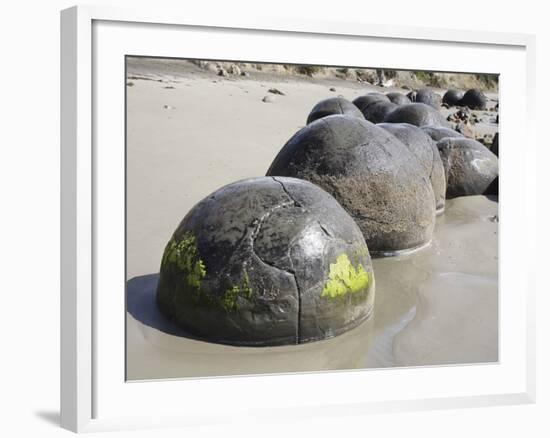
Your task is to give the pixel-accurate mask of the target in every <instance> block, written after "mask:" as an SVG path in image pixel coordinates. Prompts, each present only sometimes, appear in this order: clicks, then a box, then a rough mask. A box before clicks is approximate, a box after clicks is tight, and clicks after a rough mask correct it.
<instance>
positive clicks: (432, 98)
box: [415, 88, 441, 110]
mask: <svg viewBox="0 0 550 438" xmlns="http://www.w3.org/2000/svg"><path fill="white" fill-rule="evenodd" d="M415 102H418V103H425V104H426V105H429V106H431V107H432V108H435V109H436V110H439V107H441V96H440V95H439V94H437V93H435V92H433V91H432V90H430V89H428V88H422V89H420V90H418V91H417V92H416V99H415Z"/></svg>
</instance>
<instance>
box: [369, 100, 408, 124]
mask: <svg viewBox="0 0 550 438" xmlns="http://www.w3.org/2000/svg"><path fill="white" fill-rule="evenodd" d="M398 106H399V105H397V104H395V103H393V102H385V101H383V100H382V101H379V102H373V103H371V104H370V105H369V106H367V107H365V108H364V109H362V110H361V112H362V113H363V116H365V119H366V120H368V121H369V122H372V123H380V122H382V120H384V119H385V118H386V116H387V115H388V114H389V113H391V112H392V111H393V110H394V109H395V108H397V107H398Z"/></svg>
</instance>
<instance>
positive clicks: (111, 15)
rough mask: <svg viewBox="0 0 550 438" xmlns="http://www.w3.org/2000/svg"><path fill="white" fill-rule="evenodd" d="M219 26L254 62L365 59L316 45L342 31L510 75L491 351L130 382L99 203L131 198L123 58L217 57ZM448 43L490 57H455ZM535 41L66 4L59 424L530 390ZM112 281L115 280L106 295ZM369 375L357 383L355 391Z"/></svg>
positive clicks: (464, 400)
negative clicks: (258, 44) (519, 147)
mask: <svg viewBox="0 0 550 438" xmlns="http://www.w3.org/2000/svg"><path fill="white" fill-rule="evenodd" d="M224 33H225V34H224ZM129 36H131V38H130V37H129ZM191 36H193V38H195V37H196V39H194V40H193V50H191V49H186V50H185V51H181V52H178V53H174V50H176V51H177V50H179V49H176V48H175V47H176V44H173V45H170V44H166V42H167V41H169V40H172V41H173V39H174V38H176V39H178V38H183V39H185V38H190V37H191ZM220 37H224V38H233V39H234V41H241V42H242V41H248V42H249V44H248V45H247V47H246V48H244V49H243V50H248V52H247V54H246V56H248V58H246V59H257V60H258V61H268V62H277V61H282V60H284V61H287V62H296V61H298V62H307V63H312V64H313V63H317V64H323V63H327V62H326V61H327V60H328V59H329V58H330V57H333V58H336V57H338V59H333V62H330V64H338V65H364V61H361V60H359V59H358V60H357V62H354V63H349V64H346V62H349V61H350V60H351V59H352V56H353V55H352V54H346V53H344V52H345V51H336V50H335V51H334V53H328V54H326V53H324V52H326V50H325V51H323V50H315V49H316V48H319V47H320V45H322V44H325V47H327V46H326V44H329V45H330V44H332V43H334V48H337V47H338V46H339V45H341V44H343V41H345V42H346V47H348V46H350V47H351V46H353V45H357V46H358V47H359V45H361V44H371V45H372V47H373V48H374V50H373V51H372V54H371V55H372V56H373V58H371V59H373V60H372V61H371V63H370V65H374V66H378V67H394V68H403V69H407V68H411V69H413V68H414V69H427V70H429V69H431V70H444V71H483V72H488V73H498V74H500V75H501V79H502V80H501V82H500V94H501V96H500V99H501V102H502V104H501V107H500V111H501V113H500V117H501V128H502V134H501V140H500V142H501V146H500V149H501V151H502V152H501V155H500V169H501V170H500V175H501V176H500V191H501V197H500V202H501V205H500V215H501V218H502V219H501V224H500V233H501V235H500V245H499V250H500V276H499V284H500V290H499V293H500V303H499V304H500V308H499V315H500V331H499V333H500V349H499V351H500V360H499V363H498V364H486V365H475V366H474V365H470V366H451V367H433V368H430V367H425V368H414V369H388V370H361V371H353V372H336V373H332V372H331V373H309V374H287V375H275V376H249V377H246V378H243V377H224V378H219V379H195V380H185V381H168V382H167V381H164V382H162V381H160V382H159V381H155V382H138V383H127V382H125V381H124V378H123V375H124V370H123V369H121V363H122V364H123V362H124V351H123V349H122V350H121V345H123V336H122V335H121V333H120V330H121V327H123V326H124V322H123V319H124V314H123V313H120V309H121V308H120V305H121V304H122V305H123V303H124V283H123V281H124V273H123V272H120V273H117V271H115V270H114V269H115V268H117V267H120V266H121V265H120V263H121V262H122V263H123V261H124V260H123V259H122V260H121V259H120V257H119V255H120V248H119V246H120V242H121V240H120V239H121V238H122V239H123V237H121V228H120V225H121V224H120V221H114V222H117V223H116V224H115V225H112V224H111V223H110V222H109V220H108V219H106V217H105V213H104V212H106V211H109V209H111V208H112V209H113V211H114V210H115V209H116V210H117V212H118V213H120V211H119V209H120V208H121V207H122V206H120V205H119V203H120V200H121V198H120V195H121V191H120V189H121V187H120V178H119V176H120V174H123V170H124V169H123V167H122V168H121V167H120V166H121V165H123V162H122V161H120V157H121V156H120V153H119V152H120V147H122V148H123V147H124V144H123V139H122V143H121V133H122V135H123V126H122V125H121V121H122V120H123V115H124V107H123V105H122V107H121V106H120V103H121V100H120V98H121V96H123V95H124V90H123V84H124V82H123V81H122V76H121V77H118V76H116V75H118V74H119V73H120V67H121V65H123V60H122V59H121V58H120V56H121V54H149V55H155V56H168V55H170V53H171V54H172V55H178V56H180V57H204V58H208V57H209V56H215V53H212V52H208V54H207V53H206V52H207V45H208V44H206V43H205V44H204V47H201V44H202V43H201V42H200V41H201V38H220ZM254 39H264V40H263V41H264V42H266V41H269V42H270V43H273V42H274V41H275V40H277V41H279V40H280V44H277V47H275V46H267V47H273V49H270V50H268V51H267V53H266V50H265V49H264V50H263V52H262V53H263V55H259V54H258V53H260V52H257V51H256V50H255V44H254ZM283 39H284V40H285V41H282V40H283ZM106 41H108V42H109V44H105V42H106ZM296 44H298V46H299V44H304V46H303V47H309V48H311V53H308V55H307V56H309V57H310V58H309V59H303V56H304V55H303V53H302V54H301V53H300V52H299V49H295V50H294V52H293V51H292V48H291V45H296ZM377 44H378V45H381V46H384V47H386V48H387V47H390V46H391V47H395V48H396V49H395V50H400V53H402V55H403V56H401V57H400V60H399V63H397V61H396V60H395V59H391V57H389V56H387V55H384V51H383V50H381V49H380V48H378V49H376V45H377ZM130 45H131V46H132V47H130ZM285 45H286V46H287V47H288V50H287V51H286V53H285V54H284V55H282V54H281V52H278V51H277V50H281V47H283V46H285ZM218 46H219V45H218ZM180 47H181V46H180ZM263 47H264V48H265V47H266V46H265V45H264V46H263ZM404 47H408V48H414V49H415V50H419V51H420V52H419V53H424V54H426V55H429V54H430V53H432V54H433V58H434V59H433V60H431V61H430V59H431V58H430V57H429V56H427V57H426V56H422V57H420V59H416V60H415V59H414V57H411V56H409V57H408V56H407V53H405V51H404ZM161 48H162V49H161ZM171 50H172V52H170V51H171ZM216 50H218V52H216V53H222V52H223V51H224V50H226V52H227V51H228V50H230V43H229V40H228V43H227V46H226V47H224V46H223V45H221V46H219V47H218V48H217V49H216ZM136 51H137V52H140V53H136ZM201 53H202V55H201ZM453 53H462V54H463V55H464V54H466V55H467V54H468V53H472V54H473V55H476V54H479V55H483V56H462V57H460V56H455V57H454V58H453V55H452V54H453ZM534 53H535V39H534V36H532V35H524V34H505V33H490V32H483V31H468V32H464V31H455V30H450V29H428V28H416V27H396V26H387V25H377V26H374V25H370V24H369V25H364V24H361V23H338V22H309V21H306V20H294V19H288V20H278V19H270V18H263V19H257V18H255V19H250V18H247V17H243V19H242V20H239V21H236V20H231V22H226V21H225V20H224V19H223V18H219V17H215V16H208V17H205V16H193V15H192V14H189V13H188V11H185V13H182V12H178V11H163V10H157V9H150V10H140V11H136V10H127V9H117V8H109V7H103V6H101V7H91V6H85V7H82V6H78V7H73V8H70V9H67V10H64V11H62V13H61V55H62V56H61V119H62V127H61V151H62V153H61V266H62V268H61V426H62V427H64V428H66V429H69V430H72V431H75V432H83V431H100V430H112V429H120V428H147V427H161V426H178V425H182V426H183V425H188V424H202V423H205V424H206V423H212V422H217V423H219V422H225V421H235V419H239V418H243V419H244V418H247V417H250V416H254V417H255V418H264V417H265V418H269V417H273V416H280V415H292V416H293V417H302V416H303V417H311V416H312V415H323V416H327V415H342V414H344V413H346V414H348V415H349V414H350V413H352V414H364V413H369V412H380V411H385V412H388V411H402V410H414V409H440V408H451V407H474V406H486V405H502V404H519V403H531V402H534V398H535V391H534V388H535V370H534V366H535V365H534V364H535V357H534V356H535V347H534V345H535V343H534V332H535V321H534V315H535V309H534V294H535V288H534V284H533V280H530V279H533V278H534V276H533V275H530V273H531V271H532V270H533V269H534V268H532V267H531V266H529V263H528V262H527V261H526V260H525V258H522V259H521V260H517V259H516V260H514V259H513V257H512V256H513V253H517V252H519V253H523V254H529V253H531V252H532V250H533V248H534V244H535V236H536V227H535V216H534V212H533V211H532V210H530V209H529V208H527V207H526V206H528V205H534V204H535V202H534V201H533V200H534V199H535V198H536V185H535V172H534V165H533V162H534V160H533V158H534V157H535V156H536V146H535V141H534V138H533V129H532V126H531V123H532V122H531V120H532V117H531V113H530V112H531V111H532V108H534V71H535V60H534ZM239 56H245V54H244V53H241V54H237V53H236V52H232V53H226V55H225V56H220V57H219V58H218V59H220V58H221V59H239ZM282 56H284V57H286V58H284V59H283V58H281V57H282ZM346 56H348V58H346ZM258 57H260V58H262V59H259V58H258ZM315 61H319V62H315ZM474 66H477V67H476V68H474ZM111 73H113V74H114V75H115V76H116V77H117V80H118V85H116V84H115V83H114V82H113V81H112V80H111V77H112V76H111ZM117 86H119V87H120V89H118V88H116V87H117ZM113 87H114V88H113ZM107 104H108V105H107ZM107 106H108V107H109V108H111V110H109V111H110V112H108V111H107V110H106V107H107ZM121 117H122V119H121ZM512 120H513V121H514V123H513V124H512V123H511V121H512ZM107 141H108V142H109V144H110V145H113V146H112V148H110V149H109V150H110V151H111V152H112V154H118V155H112V154H111V152H108V151H107V150H106V149H104V151H105V152H102V153H101V154H97V147H98V145H102V144H106V142H107ZM514 142H522V144H523V145H524V146H523V147H524V150H525V154H524V155H523V156H521V157H518V156H517V155H516V156H514V157H512V156H510V155H507V153H506V150H507V144H512V143H514ZM530 160H533V161H530ZM100 175H101V176H100ZM105 175H107V176H105ZM109 175H111V176H109ZM117 175H118V176H117ZM107 187H109V190H106V188H107ZM99 207H100V208H99ZM118 213H117V214H118ZM116 217H117V218H118V217H119V216H116ZM518 226H521V227H522V230H523V231H522V233H521V235H518V234H519V233H515V232H514V231H515V230H517V229H518ZM123 234H124V233H123V232H122V236H123ZM117 245H118V246H117ZM109 253H112V254H113V255H112V257H113V260H109V266H112V267H113V271H112V272H111V271H110V270H109V269H104V266H105V263H107V257H111V256H110V255H109ZM116 257H119V258H117V259H115V258H116ZM121 281H122V282H121ZM111 290H114V292H113V293H109V294H107V293H106V292H109V291H111ZM117 291H120V296H118V295H117V293H118V292H117ZM111 300H112V301H111ZM119 319H120V321H119ZM121 342H122V343H121ZM121 376H122V378H121ZM320 384H322V387H323V391H322V392H320V391H319V386H320ZM289 385H293V386H295V387H299V388H300V392H299V393H295V394H293V399H292V400H291V401H290V400H288V399H287V398H286V396H287V395H288V391H285V390H284V388H289V387H290V386H289ZM361 385H363V387H364V389H365V390H364V391H361V390H360V388H361ZM182 391H183V392H182ZM178 393H179V394H181V393H185V394H186V395H187V396H186V398H187V400H181V398H180V402H179V403H174V400H178V399H177V398H175V397H177V394H178ZM266 394H269V400H268V399H267V397H266ZM327 394H328V395H329V399H328V400H327ZM214 395H216V397H213V396H214ZM235 398H236V399H237V401H238V402H237V403H235V402H234V401H235ZM251 400H253V402H251ZM161 401H162V402H161ZM138 402H141V403H138ZM232 402H233V403H232ZM142 404H143V405H144V406H141V405H142ZM144 412H146V413H147V415H144Z"/></svg>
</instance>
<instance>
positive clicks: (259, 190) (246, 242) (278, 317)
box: [157, 117, 374, 346]
mask: <svg viewBox="0 0 550 438" xmlns="http://www.w3.org/2000/svg"><path fill="white" fill-rule="evenodd" d="M343 118H346V117H343ZM373 300H374V275H373V271H372V266H371V261H370V255H369V251H368V249H367V246H366V244H365V240H364V238H363V236H362V234H361V231H360V229H359V228H358V226H357V225H356V224H355V222H354V221H353V219H352V218H351V217H350V216H349V215H348V214H347V213H346V212H345V211H344V209H343V208H342V207H341V206H340V205H339V204H338V202H337V201H336V200H335V199H334V198H333V197H332V196H330V195H329V194H328V193H326V192H325V191H323V190H321V189H320V188H319V187H317V186H315V185H313V184H311V183H309V182H307V181H302V180H298V179H295V178H271V177H260V178H252V179H248V180H243V181H239V182H235V183H233V184H229V185H227V186H225V187H222V188H221V189H219V190H217V191H215V192H213V193H212V194H210V195H209V196H207V197H206V198H204V199H203V200H202V201H200V202H199V203H198V204H197V205H195V207H193V209H192V210H191V211H190V212H189V213H188V214H187V215H186V216H185V217H184V219H183V220H182V222H181V223H180V224H179V226H178V227H177V229H176V231H175V232H174V234H173V236H172V238H171V239H170V240H169V242H168V244H167V246H166V249H165V250H164V255H163V258H162V262H161V267H160V279H159V283H158V288H157V305H158V307H159V309H160V310H161V312H162V313H164V314H165V315H166V316H167V317H169V318H171V319H173V320H174V322H175V323H177V324H178V325H179V326H180V327H182V328H183V329H184V330H186V331H187V332H188V333H189V334H191V335H194V336H196V337H198V338H199V339H202V340H205V341H209V342H217V343H224V344H231V345H248V346H265V345H286V344H300V343H305V342H310V341H315V340H320V339H326V338H330V337H332V336H336V335H338V334H340V333H343V332H345V331H347V330H349V329H351V328H353V327H355V326H357V325H358V324H360V323H361V322H362V321H364V320H365V319H366V318H368V316H369V315H370V314H371V312H372V309H373V302H374V301H373Z"/></svg>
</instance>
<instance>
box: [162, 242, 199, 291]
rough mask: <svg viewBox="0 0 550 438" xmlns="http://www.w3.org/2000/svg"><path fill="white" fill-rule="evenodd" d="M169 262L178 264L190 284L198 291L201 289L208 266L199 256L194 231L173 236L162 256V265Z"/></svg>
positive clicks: (164, 265)
mask: <svg viewBox="0 0 550 438" xmlns="http://www.w3.org/2000/svg"><path fill="white" fill-rule="evenodd" d="M168 264H172V265H174V266H177V268H179V269H180V270H181V271H182V273H183V277H184V279H185V281H186V283H187V284H188V285H189V286H191V287H192V288H194V289H196V290H197V291H198V290H199V289H200V286H201V281H202V279H203V278H204V277H205V275H206V266H205V264H204V262H203V261H202V260H201V258H200V257H199V251H198V249H197V242H196V239H195V236H194V235H193V234H192V233H185V234H184V235H183V236H181V238H179V239H177V238H176V237H175V236H172V238H171V239H170V241H169V242H168V244H167V245H166V249H165V250H164V256H163V257H162V267H163V268H164V267H166V265H168Z"/></svg>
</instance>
